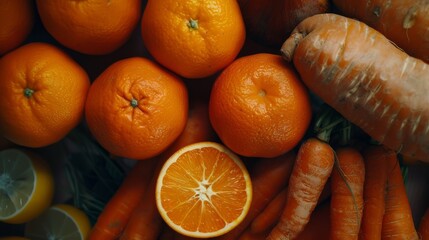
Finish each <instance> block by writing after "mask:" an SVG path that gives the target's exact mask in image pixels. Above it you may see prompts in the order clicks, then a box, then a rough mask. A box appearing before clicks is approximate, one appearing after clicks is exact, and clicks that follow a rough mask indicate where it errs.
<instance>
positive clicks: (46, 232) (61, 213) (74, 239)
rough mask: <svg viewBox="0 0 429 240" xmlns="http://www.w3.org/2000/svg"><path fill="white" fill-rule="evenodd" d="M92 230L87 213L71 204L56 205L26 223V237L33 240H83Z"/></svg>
mask: <svg viewBox="0 0 429 240" xmlns="http://www.w3.org/2000/svg"><path fill="white" fill-rule="evenodd" d="M90 229H91V223H90V221H89V218H88V216H87V215H86V214H85V212H83V211H82V210H80V209H78V208H76V207H74V206H72V205H69V204H56V205H54V206H52V207H50V208H49V209H47V210H46V211H45V212H44V213H43V214H42V215H40V216H39V217H37V218H36V219H33V220H32V221H30V222H28V223H26V224H25V233H24V236H25V237H28V238H30V239H32V240H39V239H40V240H46V239H49V240H56V239H61V240H83V239H87V237H88V233H89V231H90Z"/></svg>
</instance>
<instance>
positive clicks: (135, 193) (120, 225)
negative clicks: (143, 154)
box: [88, 159, 156, 240]
mask: <svg viewBox="0 0 429 240" xmlns="http://www.w3.org/2000/svg"><path fill="white" fill-rule="evenodd" d="M155 160H156V159H148V160H141V161H138V162H136V163H135V165H134V166H133V167H132V169H131V170H130V172H129V173H128V174H127V176H126V177H125V179H124V181H123V182H122V184H121V185H120V187H119V189H118V190H117V191H116V193H115V195H114V196H113V197H112V198H111V199H110V200H109V202H108V203H107V204H106V206H105V207H104V209H103V211H102V212H101V214H100V216H99V217H98V219H97V222H96V223H95V225H94V227H93V228H92V230H91V232H90V234H89V237H88V239H90V240H98V239H100V240H109V239H117V238H118V237H119V236H120V235H121V233H122V231H123V229H124V228H125V226H126V225H127V223H128V220H129V218H130V216H131V213H132V211H134V209H135V207H136V206H137V205H138V203H139V202H140V199H141V198H142V197H143V195H144V193H145V192H146V189H147V186H148V184H149V182H150V179H151V178H152V173H153V168H154V162H155Z"/></svg>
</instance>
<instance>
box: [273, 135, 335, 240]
mask: <svg viewBox="0 0 429 240" xmlns="http://www.w3.org/2000/svg"><path fill="white" fill-rule="evenodd" d="M334 159H335V158H334V150H333V149H332V148H331V146H330V145H329V144H328V143H326V142H323V141H321V140H319V139H317V138H310V139H308V140H306V141H305V142H304V143H303V144H302V145H301V146H300V148H299V151H298V156H297V159H296V162H295V165H294V168H293V170H292V174H291V176H290V180H289V187H288V193H287V199H286V205H285V207H284V209H283V211H282V215H281V217H280V221H279V222H278V223H277V225H276V226H275V227H274V229H273V230H272V231H271V233H270V235H269V236H268V238H267V239H272V240H278V239H294V238H295V237H296V236H297V235H298V234H299V233H300V232H301V231H302V230H303V229H304V227H305V225H306V224H307V223H308V221H309V220H310V215H311V213H312V212H313V210H314V208H315V207H316V205H317V203H318V199H319V197H320V194H321V193H322V190H323V189H324V186H325V184H326V182H327V180H328V178H329V176H330V175H331V172H332V168H333V165H334Z"/></svg>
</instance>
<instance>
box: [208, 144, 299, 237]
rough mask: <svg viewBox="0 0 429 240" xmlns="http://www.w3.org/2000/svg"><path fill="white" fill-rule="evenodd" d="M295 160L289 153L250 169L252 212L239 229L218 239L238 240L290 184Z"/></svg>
mask: <svg viewBox="0 0 429 240" xmlns="http://www.w3.org/2000/svg"><path fill="white" fill-rule="evenodd" d="M295 158H296V156H295V154H294V153H293V152H289V153H286V154H283V155H281V156H279V157H276V158H273V159H258V160H257V162H255V163H254V164H253V166H252V168H251V169H249V172H250V177H251V179H252V186H253V197H252V204H251V206H250V210H249V212H248V213H247V215H246V217H245V218H244V219H243V221H242V222H241V223H240V224H239V225H238V226H237V227H235V228H234V229H233V230H231V231H230V232H228V233H226V234H224V235H222V236H220V237H218V238H216V239H218V240H220V239H222V240H231V239H238V237H239V236H240V235H241V234H242V232H244V230H245V229H246V228H247V227H248V226H249V225H250V224H251V223H252V220H253V219H254V218H255V217H256V216H258V215H259V214H260V213H261V212H262V211H263V210H264V209H265V207H266V206H267V205H268V203H269V202H270V201H271V200H272V199H274V198H275V196H276V195H277V194H278V193H279V192H280V191H281V190H282V189H283V188H284V187H285V186H286V185H287V184H288V181H289V176H290V174H291V172H292V167H293V165H294V162H295Z"/></svg>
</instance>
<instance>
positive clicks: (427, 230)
mask: <svg viewBox="0 0 429 240" xmlns="http://www.w3.org/2000/svg"><path fill="white" fill-rule="evenodd" d="M418 233H419V235H420V239H421V240H429V208H427V209H426V211H425V213H424V215H423V217H422V218H421V219H420V223H419V228H418Z"/></svg>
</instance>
